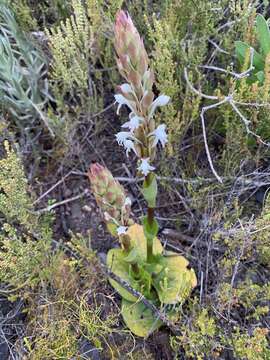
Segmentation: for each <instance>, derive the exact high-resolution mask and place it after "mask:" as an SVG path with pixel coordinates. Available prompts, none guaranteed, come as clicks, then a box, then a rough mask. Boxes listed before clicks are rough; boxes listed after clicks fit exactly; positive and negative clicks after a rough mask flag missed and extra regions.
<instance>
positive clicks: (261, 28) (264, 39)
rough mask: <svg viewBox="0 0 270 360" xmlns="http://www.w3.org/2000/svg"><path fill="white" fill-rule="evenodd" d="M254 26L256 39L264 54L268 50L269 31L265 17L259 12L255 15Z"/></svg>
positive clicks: (269, 50)
mask: <svg viewBox="0 0 270 360" xmlns="http://www.w3.org/2000/svg"><path fill="white" fill-rule="evenodd" d="M256 28H257V37H258V40H259V42H260V45H261V48H262V51H263V54H264V55H265V56H266V55H268V54H269V52H270V32H269V28H268V25H267V22H266V20H265V18H264V17H263V16H262V15H260V14H259V15H257V17H256Z"/></svg>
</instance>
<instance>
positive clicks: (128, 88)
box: [120, 83, 133, 93]
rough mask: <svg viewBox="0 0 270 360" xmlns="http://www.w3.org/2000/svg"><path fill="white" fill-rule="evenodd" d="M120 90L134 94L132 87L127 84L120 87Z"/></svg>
mask: <svg viewBox="0 0 270 360" xmlns="http://www.w3.org/2000/svg"><path fill="white" fill-rule="evenodd" d="M120 88H121V90H122V91H123V92H125V93H132V92H133V90H132V88H131V86H130V85H129V84H127V83H125V84H122V85H121V86H120Z"/></svg>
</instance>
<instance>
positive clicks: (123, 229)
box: [116, 226, 127, 236]
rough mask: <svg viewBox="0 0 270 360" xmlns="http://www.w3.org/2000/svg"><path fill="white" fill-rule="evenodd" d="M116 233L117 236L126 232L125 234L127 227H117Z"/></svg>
mask: <svg viewBox="0 0 270 360" xmlns="http://www.w3.org/2000/svg"><path fill="white" fill-rule="evenodd" d="M116 232H117V235H118V236H120V235H124V234H126V232H127V226H119V227H118V228H117V229H116Z"/></svg>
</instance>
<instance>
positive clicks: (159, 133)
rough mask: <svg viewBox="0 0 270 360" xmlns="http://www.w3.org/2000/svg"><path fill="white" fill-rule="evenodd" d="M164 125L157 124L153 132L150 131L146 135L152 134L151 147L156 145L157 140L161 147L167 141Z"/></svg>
mask: <svg viewBox="0 0 270 360" xmlns="http://www.w3.org/2000/svg"><path fill="white" fill-rule="evenodd" d="M165 129H166V125H165V124H161V125H159V126H158V127H157V128H156V129H155V130H154V131H153V132H151V133H150V134H149V135H148V136H154V142H153V147H155V146H157V144H158V142H160V143H161V145H162V147H164V146H165V144H166V143H167V142H168V136H167V133H166V131H165Z"/></svg>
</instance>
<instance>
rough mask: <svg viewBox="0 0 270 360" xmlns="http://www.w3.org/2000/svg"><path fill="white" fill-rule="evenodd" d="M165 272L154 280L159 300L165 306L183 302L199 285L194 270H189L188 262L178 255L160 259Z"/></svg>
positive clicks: (173, 254) (174, 254)
mask: <svg viewBox="0 0 270 360" xmlns="http://www.w3.org/2000/svg"><path fill="white" fill-rule="evenodd" d="M159 264H160V265H162V267H163V270H162V271H161V272H159V274H158V275H157V276H156V277H155V278H154V279H153V285H154V287H155V289H156V291H157V293H158V296H159V300H160V302H161V303H164V304H176V303H179V302H180V303H181V302H183V301H184V300H185V299H186V298H187V297H188V296H189V294H190V292H191V290H192V288H194V287H195V286H196V285H197V279H196V275H195V272H194V270H193V269H188V268H187V266H188V261H187V260H186V259H185V258H184V257H183V256H179V255H178V254H176V253H173V252H170V253H168V256H166V257H165V256H162V257H160V258H159Z"/></svg>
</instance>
